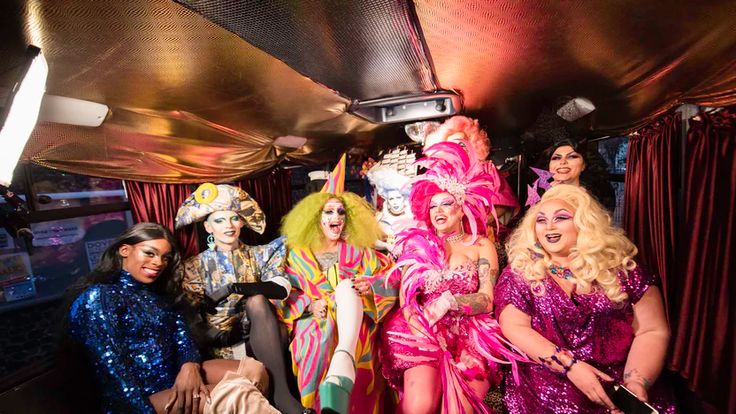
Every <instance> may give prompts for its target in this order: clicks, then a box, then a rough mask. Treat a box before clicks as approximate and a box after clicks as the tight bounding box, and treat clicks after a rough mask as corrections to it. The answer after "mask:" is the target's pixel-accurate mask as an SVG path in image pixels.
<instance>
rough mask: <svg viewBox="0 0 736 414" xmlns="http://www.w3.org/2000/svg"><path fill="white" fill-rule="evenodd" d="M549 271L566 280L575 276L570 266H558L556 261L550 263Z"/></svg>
mask: <svg viewBox="0 0 736 414" xmlns="http://www.w3.org/2000/svg"><path fill="white" fill-rule="evenodd" d="M549 272H550V273H551V274H553V275H554V276H557V277H561V278H563V279H565V280H572V279H574V278H575V276H574V275H573V274H572V270H570V268H569V267H564V266H557V265H556V264H554V263H552V264H550V265H549Z"/></svg>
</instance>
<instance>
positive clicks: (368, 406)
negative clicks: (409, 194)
mask: <svg viewBox="0 0 736 414" xmlns="http://www.w3.org/2000/svg"><path fill="white" fill-rule="evenodd" d="M344 174H345V156H343V158H342V159H341V161H340V162H339V163H338V165H337V167H336V168H335V171H334V172H333V174H332V176H331V178H330V179H329V180H328V182H327V184H326V185H325V187H324V188H323V189H322V192H320V193H314V194H310V195H308V196H307V197H305V198H304V199H303V200H302V201H300V202H299V203H298V204H297V205H296V206H295V207H294V208H293V209H292V210H291V211H290V212H289V214H288V215H287V216H286V217H284V221H283V226H282V231H283V234H284V235H285V236H286V242H287V245H288V247H289V254H288V257H287V265H286V271H287V274H288V276H289V281H290V282H291V285H292V286H293V289H292V292H291V295H290V296H289V298H288V299H287V300H286V301H285V302H284V304H283V307H282V308H281V316H282V319H283V320H284V321H285V322H286V323H287V324H289V325H290V327H291V333H292V342H291V346H290V349H291V354H292V360H293V364H294V371H295V373H296V375H297V380H298V386H299V390H300V392H301V395H302V404H303V405H304V406H306V407H313V408H317V407H321V412H322V413H343V414H347V413H378V412H381V410H382V408H383V395H384V393H385V386H384V382H383V378H382V377H381V375H380V373H378V372H377V369H378V368H377V367H378V365H377V362H378V353H377V349H376V344H375V340H376V334H377V332H378V328H377V326H378V323H379V322H380V321H381V319H382V318H383V317H384V316H385V315H386V314H387V313H388V312H389V310H390V309H391V307H392V306H393V304H394V302H395V299H396V292H395V290H394V289H388V288H385V287H384V281H383V277H382V276H383V275H384V273H385V271H386V270H387V269H388V268H390V265H391V264H390V262H389V259H388V258H387V257H386V256H384V255H383V254H381V253H377V252H376V251H375V250H373V249H372V247H373V245H374V243H375V241H376V240H378V239H379V238H380V237H381V236H382V232H381V230H380V228H379V226H378V222H377V221H376V219H375V216H374V213H373V210H372V208H371V207H370V205H368V203H367V202H366V201H365V200H363V199H362V198H360V197H359V196H358V195H356V194H353V193H350V192H343V188H344V183H343V181H344Z"/></svg>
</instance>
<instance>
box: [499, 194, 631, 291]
mask: <svg viewBox="0 0 736 414" xmlns="http://www.w3.org/2000/svg"><path fill="white" fill-rule="evenodd" d="M551 200H559V201H564V202H565V203H567V204H569V205H570V206H571V207H572V209H573V211H574V218H573V223H574V225H575V228H576V229H577V231H578V238H577V243H576V246H575V247H574V248H573V249H572V251H571V253H570V256H569V257H570V270H571V271H572V272H573V274H574V275H575V279H574V280H573V281H574V283H576V284H577V286H578V290H579V291H581V292H590V291H591V290H592V288H593V285H594V284H595V285H597V286H598V287H600V289H602V291H603V292H604V293H605V294H606V296H607V297H608V298H609V299H610V300H611V301H612V302H616V303H620V302H623V301H624V300H626V298H627V295H626V292H624V291H623V290H622V289H621V284H620V282H619V279H618V276H617V274H618V273H619V272H621V271H623V272H625V273H628V271H629V270H633V269H634V267H636V262H634V260H633V257H634V256H636V253H637V249H636V246H634V244H633V243H632V242H631V241H630V240H629V239H628V238H627V237H626V236H625V235H624V233H623V230H621V229H619V228H616V227H614V226H612V225H611V218H610V216H609V215H608V213H606V210H605V209H604V208H603V207H602V206H601V205H600V204H599V203H598V202H597V201H595V199H594V198H593V197H591V196H590V194H588V192H586V191H585V190H584V189H583V188H582V187H577V186H573V185H565V184H561V185H556V186H554V187H552V188H551V189H550V190H548V191H547V192H546V193H544V195H543V196H542V200H541V201H540V202H539V203H538V204H537V205H535V206H533V207H532V208H531V209H529V211H527V213H526V215H525V216H524V219H523V220H522V222H521V224H520V225H519V227H518V228H517V229H516V230H515V231H514V232H513V234H512V235H511V237H510V239H509V242H508V243H507V251H508V257H509V263H510V266H511V268H512V269H513V270H514V271H515V272H517V273H519V274H521V275H523V276H524V278H525V279H526V280H527V281H529V282H530V284H531V287H532V292H534V294H536V295H542V294H544V287H543V281H544V279H545V278H546V274H547V271H548V269H549V266H550V264H552V262H551V258H550V256H549V254H548V253H547V252H546V251H545V250H544V249H543V248H542V247H541V245H540V244H538V240H537V238H536V234H535V231H534V228H535V224H536V218H537V214H538V213H539V210H540V208H541V206H542V205H544V203H545V202H548V201H551Z"/></svg>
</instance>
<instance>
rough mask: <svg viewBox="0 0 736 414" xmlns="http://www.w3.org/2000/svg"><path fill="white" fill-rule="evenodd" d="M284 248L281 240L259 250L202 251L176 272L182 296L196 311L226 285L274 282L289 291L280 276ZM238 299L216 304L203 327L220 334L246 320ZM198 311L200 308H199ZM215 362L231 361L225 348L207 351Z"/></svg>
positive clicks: (230, 353)
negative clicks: (206, 295) (210, 296)
mask: <svg viewBox="0 0 736 414" xmlns="http://www.w3.org/2000/svg"><path fill="white" fill-rule="evenodd" d="M285 259H286V245H285V244H284V239H283V237H279V238H277V239H275V240H273V241H272V242H271V243H269V244H265V245H262V246H248V245H245V244H241V245H240V247H238V248H237V249H235V250H232V251H228V252H224V251H220V250H217V249H215V250H205V251H203V252H202V253H200V254H198V255H196V256H193V257H190V258H189V259H187V260H186V261H185V262H184V264H183V266H180V268H179V270H178V275H177V280H179V281H180V283H181V287H182V290H183V292H184V296H185V297H186V299H187V301H189V303H191V304H192V305H193V306H195V307H196V308H200V306H201V304H202V300H203V298H204V295H205V294H211V293H212V292H214V291H215V290H217V289H219V288H221V287H222V286H225V285H227V284H229V283H253V282H274V283H277V284H279V285H281V286H283V287H284V289H285V291H286V292H289V291H290V290H291V284H290V283H289V280H288V279H287V277H286V276H285V274H284V262H285ZM241 299H242V295H238V294H232V295H230V296H228V297H227V298H226V299H225V300H224V301H223V302H221V303H220V304H218V306H217V308H216V311H217V312H216V313H215V314H214V315H210V314H207V323H208V324H209V325H210V326H213V327H215V328H217V329H219V330H221V331H229V330H230V329H232V327H233V326H234V325H235V324H237V323H241V319H243V318H247V315H245V312H244V310H243V309H242V306H239V302H240V300H241ZM200 309H201V308H200ZM210 351H211V352H212V354H213V355H214V356H215V357H217V358H224V359H233V358H234V355H233V351H232V348H231V347H229V346H226V347H220V348H212V349H211V350H210Z"/></svg>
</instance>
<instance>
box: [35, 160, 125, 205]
mask: <svg viewBox="0 0 736 414" xmlns="http://www.w3.org/2000/svg"><path fill="white" fill-rule="evenodd" d="M30 174H31V179H32V180H33V193H34V195H35V199H34V202H35V206H36V210H39V211H40V210H54V209H60V208H69V207H84V206H90V205H98V204H109V203H117V202H121V201H127V197H126V194H125V190H124V188H123V182H122V181H121V180H113V179H109V178H98V177H88V176H85V175H77V174H71V173H65V172H61V171H57V170H52V169H48V168H44V167H41V166H38V165H31V166H30Z"/></svg>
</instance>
